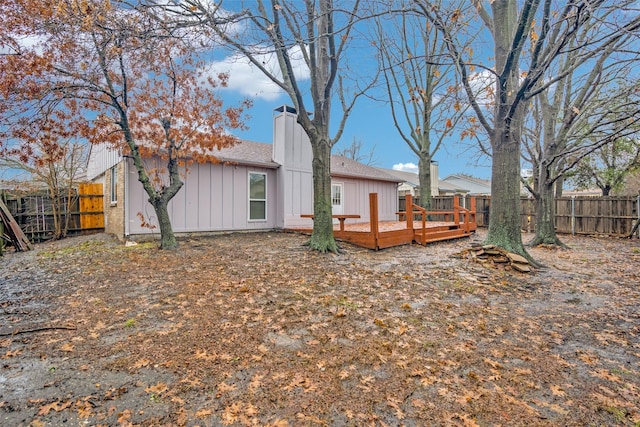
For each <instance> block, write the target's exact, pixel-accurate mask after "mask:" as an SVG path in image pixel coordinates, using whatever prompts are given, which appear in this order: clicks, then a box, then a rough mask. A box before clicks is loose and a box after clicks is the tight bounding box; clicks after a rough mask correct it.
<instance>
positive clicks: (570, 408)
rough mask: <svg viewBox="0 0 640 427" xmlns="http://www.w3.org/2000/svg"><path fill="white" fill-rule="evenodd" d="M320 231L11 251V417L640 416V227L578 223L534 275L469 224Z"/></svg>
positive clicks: (0, 283) (326, 420) (4, 315)
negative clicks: (617, 229)
mask: <svg viewBox="0 0 640 427" xmlns="http://www.w3.org/2000/svg"><path fill="white" fill-rule="evenodd" d="M481 233H482V232H480V235H476V236H474V237H472V239H471V240H472V241H481V239H482V237H483V236H482V235H481ZM529 237H530V236H525V237H524V239H527V238H529ZM305 239H306V238H305V237H304V236H301V235H296V234H283V233H264V234H232V235H223V236H217V237H209V238H197V239H196V238H194V239H189V240H183V241H182V242H181V248H180V250H179V251H177V252H160V251H158V250H157V249H155V248H154V247H153V246H152V245H151V244H140V245H138V246H134V247H125V246H124V245H122V244H120V243H118V242H116V241H114V240H112V239H111V238H110V237H108V236H105V235H97V236H87V237H82V238H73V239H68V240H65V241H61V242H55V243H48V244H42V245H38V246H37V248H36V250H35V251H32V252H29V253H17V254H16V253H8V254H5V256H4V257H3V258H0V268H1V270H0V334H1V336H0V359H2V360H1V362H2V368H1V369H0V425H2V426H78V425H82V426H84V425H91V426H97V425H104V426H131V425H143V426H158V425H167V426H169V425H170V426H182V425H186V426H219V425H233V426H245V425H258V426H287V425H289V426H294V425H295V426H325V425H326V426H350V425H351V426H362V425H365V426H366V425H372V426H374V425H376V426H385V425H386V426H400V425H405V426H424V425H433V426H447V425H459V426H476V425H479V426H498V425H502V426H525V425H526V426H589V425H592V426H604V425H606V426H612V425H620V426H636V427H637V426H640V308H639V307H640V241H639V240H626V239H614V238H591V237H570V236H565V237H564V241H565V243H567V244H568V245H569V246H570V247H571V248H572V249H571V250H568V251H563V250H552V249H546V248H533V249H531V251H530V252H531V254H532V255H533V256H534V257H535V258H536V259H537V260H538V261H541V262H543V263H544V264H545V265H546V266H547V268H545V269H541V270H536V271H535V272H534V273H533V274H528V275H526V274H522V273H517V272H515V271H508V270H507V271H505V270H502V269H497V268H494V267H492V266H489V265H482V264H479V263H476V262H473V261H470V260H468V259H465V258H460V257H455V256H452V255H454V254H456V253H460V252H461V251H463V250H464V249H467V248H468V247H469V246H470V241H469V239H463V240H459V241H456V242H448V243H440V244H434V245H431V246H428V247H426V248H424V247H420V246H403V247H397V248H393V249H387V250H384V251H380V252H373V251H369V250H366V249H360V248H357V247H354V246H350V245H348V244H344V245H343V247H344V250H345V253H344V254H342V255H338V256H336V255H323V254H318V253H313V252H310V251H309V250H308V249H307V248H306V247H305V246H304V245H303V244H304V242H305Z"/></svg>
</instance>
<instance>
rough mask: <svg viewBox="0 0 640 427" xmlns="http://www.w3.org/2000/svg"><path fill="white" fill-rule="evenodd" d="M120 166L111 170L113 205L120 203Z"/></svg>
mask: <svg viewBox="0 0 640 427" xmlns="http://www.w3.org/2000/svg"><path fill="white" fill-rule="evenodd" d="M117 168H118V166H114V167H112V168H111V204H112V205H115V204H117V203H118V169H117Z"/></svg>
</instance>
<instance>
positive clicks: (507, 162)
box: [486, 134, 531, 259]
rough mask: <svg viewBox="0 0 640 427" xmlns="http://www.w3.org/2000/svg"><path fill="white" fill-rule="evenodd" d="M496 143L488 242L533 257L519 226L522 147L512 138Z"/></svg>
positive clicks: (501, 136)
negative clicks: (526, 247) (524, 242)
mask: <svg viewBox="0 0 640 427" xmlns="http://www.w3.org/2000/svg"><path fill="white" fill-rule="evenodd" d="M496 137H497V138H502V140H500V141H499V142H497V143H496V142H494V143H493V144H492V146H493V166H492V168H491V200H493V201H499V203H491V208H490V209H491V211H490V215H489V217H490V221H489V231H488V233H487V238H486V243H487V244H492V245H496V246H499V247H501V248H503V249H505V250H507V251H510V252H514V253H517V254H520V255H523V256H525V257H527V258H529V259H530V258H531V257H530V256H529V254H527V252H526V251H525V249H524V245H523V243H522V234H521V227H520V180H519V177H520V146H519V144H518V143H517V142H515V141H513V140H508V138H509V137H507V136H504V134H503V135H499V136H496Z"/></svg>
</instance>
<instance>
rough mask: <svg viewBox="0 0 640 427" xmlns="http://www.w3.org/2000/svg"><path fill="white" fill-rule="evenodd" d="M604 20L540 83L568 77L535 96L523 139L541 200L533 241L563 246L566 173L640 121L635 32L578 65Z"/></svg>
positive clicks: (579, 37)
mask: <svg viewBox="0 0 640 427" xmlns="http://www.w3.org/2000/svg"><path fill="white" fill-rule="evenodd" d="M608 12H609V13H614V10H613V9H610V10H609V11H608ZM601 18H604V16H603V17H601ZM604 24H605V21H604V20H602V19H601V20H597V21H594V22H590V23H589V24H588V25H586V24H585V25H583V26H582V27H581V28H580V29H579V31H577V32H576V34H575V38H574V39H573V40H571V41H570V42H569V43H568V44H567V48H566V49H564V50H563V52H562V53H561V54H560V55H559V58H558V61H557V63H556V64H555V65H554V66H553V67H550V68H549V69H548V70H547V71H546V73H545V79H544V80H543V82H541V84H543V85H544V81H547V80H551V79H553V78H554V77H555V76H558V75H561V76H564V77H563V78H562V79H560V80H558V81H557V82H556V83H555V84H554V85H553V86H552V87H549V86H546V87H545V88H544V90H542V91H540V92H539V93H538V94H537V96H536V97H535V98H534V100H533V104H532V110H531V113H532V114H530V117H531V120H530V122H532V123H533V127H532V129H531V131H530V132H525V135H524V137H523V143H524V148H525V150H524V152H523V156H524V158H525V160H526V161H528V162H529V163H531V164H532V166H533V170H534V181H533V185H532V186H528V188H529V191H530V192H531V193H532V194H533V195H534V197H535V199H536V227H535V229H536V235H535V237H534V238H533V240H532V241H531V242H530V244H532V245H535V244H540V243H544V244H556V245H562V242H561V241H560V239H559V238H558V236H557V235H556V233H555V203H554V195H556V194H559V193H561V186H562V181H563V179H564V177H565V176H566V174H567V173H568V172H569V171H570V170H571V169H572V168H573V167H574V166H576V164H583V161H582V160H581V159H583V158H584V157H585V156H589V155H590V154H591V153H592V152H594V150H599V149H600V147H603V146H604V145H606V144H615V143H616V141H619V140H620V139H621V138H625V135H628V134H629V133H634V132H635V129H636V128H637V121H638V120H640V105H639V104H638V99H634V98H637V95H635V93H636V92H637V90H638V89H639V88H640V87H639V85H638V83H637V81H635V80H633V81H628V80H627V79H626V76H628V75H629V74H630V73H631V71H632V69H633V67H634V66H635V64H636V63H637V61H638V60H639V59H640V57H639V52H638V50H637V48H636V49H634V45H635V44H636V43H637V38H636V36H635V35H633V34H627V35H625V36H623V37H621V38H619V39H617V40H616V41H615V42H614V43H610V44H609V45H607V46H604V47H603V48H602V49H600V50H599V51H597V52H594V54H593V55H592V57H591V58H589V59H588V60H586V61H585V62H584V64H583V65H582V66H581V67H577V68H576V67H574V65H573V64H574V62H575V61H576V59H579V58H580V55H581V54H582V53H581V50H580V47H581V46H584V45H586V44H587V43H589V41H590V40H593V39H595V38H596V37H597V36H598V35H599V34H602V32H603V31H602V26H603V25H604ZM525 185H526V182H525ZM554 187H555V189H554Z"/></svg>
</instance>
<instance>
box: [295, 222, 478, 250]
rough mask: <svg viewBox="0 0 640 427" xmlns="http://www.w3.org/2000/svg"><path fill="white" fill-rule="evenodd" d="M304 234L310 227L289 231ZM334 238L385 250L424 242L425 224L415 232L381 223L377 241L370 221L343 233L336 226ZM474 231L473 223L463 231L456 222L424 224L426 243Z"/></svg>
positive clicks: (400, 225)
mask: <svg viewBox="0 0 640 427" xmlns="http://www.w3.org/2000/svg"><path fill="white" fill-rule="evenodd" d="M288 230H290V231H295V232H299V233H304V234H311V232H312V231H313V230H312V229H310V228H302V227H301V228H289V229H288ZM333 230H334V235H335V237H336V239H338V240H343V241H347V242H350V243H353V244H355V245H358V246H363V247H365V248H369V249H376V250H377V249H384V248H389V247H393V246H400V245H408V244H410V243H413V242H416V243H422V221H414V223H413V230H412V232H411V231H410V229H407V222H406V221H380V222H379V223H378V230H379V233H378V236H377V239H376V238H375V237H374V236H373V233H372V232H371V224H370V223H368V222H359V223H355V224H349V223H345V224H344V231H340V227H339V225H335V226H334V228H333ZM473 231H475V224H472V227H471V230H470V231H469V232H466V231H465V230H464V223H460V224H456V223H454V222H444V221H427V222H426V223H425V239H424V240H425V244H427V243H432V242H437V241H442V240H450V239H459V238H461V237H468V236H469V235H471V232H473Z"/></svg>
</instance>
